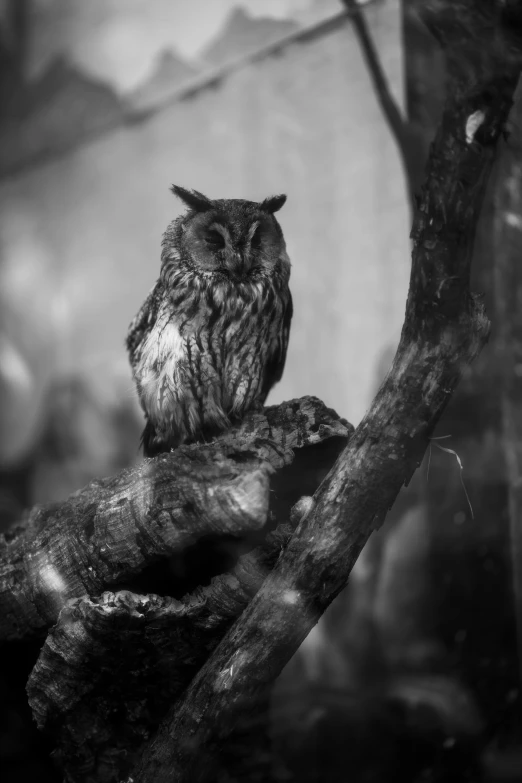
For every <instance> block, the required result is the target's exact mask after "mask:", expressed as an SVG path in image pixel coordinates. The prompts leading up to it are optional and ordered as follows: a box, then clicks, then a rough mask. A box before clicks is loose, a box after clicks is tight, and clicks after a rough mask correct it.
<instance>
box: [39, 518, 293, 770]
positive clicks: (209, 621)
mask: <svg viewBox="0 0 522 783" xmlns="http://www.w3.org/2000/svg"><path fill="white" fill-rule="evenodd" d="M291 532H292V527H291V526H290V525H280V526H279V527H278V528H277V529H276V530H275V531H274V532H273V533H270V534H269V535H268V537H267V539H266V541H265V542H264V543H263V545H262V546H260V547H258V548H257V549H255V550H253V551H252V552H250V553H248V554H245V555H243V556H242V557H241V558H240V559H239V561H238V563H237V564H236V566H235V567H234V568H233V570H232V571H231V572H229V573H226V574H223V575H220V576H217V577H215V578H214V579H213V580H212V582H211V584H210V585H209V586H207V587H201V588H198V589H197V590H195V591H194V592H193V593H191V594H190V595H187V596H185V597H184V598H182V599H181V600H180V601H177V600H176V599H174V598H170V597H160V596H158V595H137V594H135V593H132V592H130V591H120V592H117V593H112V592H105V593H103V594H102V595H101V596H99V597H94V598H89V597H84V598H79V599H76V600H74V601H70V602H69V603H68V605H67V606H66V608H64V609H63V610H62V612H60V616H59V618H58V622H57V625H56V626H55V627H54V628H53V629H52V630H51V632H50V633H49V635H48V636H47V640H46V642H45V644H44V646H43V649H42V652H41V654H40V657H39V659H38V662H37V664H36V666H35V668H34V669H33V672H32V674H31V676H30V678H29V682H28V686H27V691H28V695H29V704H30V706H31V708H32V711H33V715H34V717H35V719H36V722H37V724H38V727H39V728H40V729H46V730H48V731H50V732H52V733H53V735H54V736H55V737H56V740H57V751H56V753H55V756H56V758H57V760H58V761H59V762H60V766H61V767H62V769H63V770H64V773H65V775H66V780H71V781H79V780H82V781H84V780H91V779H92V780H93V781H94V780H95V781H96V783H105V782H106V781H117V780H120V779H121V778H122V777H123V776H125V775H127V774H129V772H130V771H131V769H132V767H133V765H134V763H135V761H136V754H137V752H138V751H139V749H140V747H141V745H142V744H143V743H144V742H145V741H146V739H147V738H148V737H149V735H150V733H151V732H152V731H153V730H155V729H156V728H157V726H158V725H159V722H160V720H161V719H162V718H163V717H164V715H165V713H166V712H167V710H168V708H169V707H170V705H171V704H172V703H173V702H174V701H176V699H179V698H180V696H181V694H182V692H183V690H184V689H185V688H186V687H187V685H188V683H189V682H190V680H191V679H192V678H193V677H194V675H195V674H196V672H197V671H198V669H199V668H200V667H201V666H202V665H203V663H204V662H205V660H206V659H207V658H208V656H209V654H210V652H211V651H212V650H213V649H214V648H215V647H216V645H217V644H218V643H219V641H220V639H221V638H222V636H223V635H224V633H225V632H226V631H227V630H228V628H229V627H230V626H231V624H232V623H233V622H234V620H235V619H236V618H237V617H238V615H239V614H240V613H241V612H242V611H243V609H244V608H245V607H246V605H247V604H248V602H249V601H250V600H251V598H252V596H253V595H254V594H255V592H256V591H257V590H258V589H259V587H260V585H261V583H262V581H263V579H264V578H265V577H266V575H267V573H268V572H269V571H270V569H271V568H272V567H273V565H274V563H275V561H276V559H277V557H278V555H279V552H280V551H281V548H282V547H284V546H285V545H286V543H287V541H288V539H289V537H290V535H291ZM249 750H250V753H252V745H251V744H250V748H249ZM215 779H216V780H217V779H218V776H217V774H216V777H215Z"/></svg>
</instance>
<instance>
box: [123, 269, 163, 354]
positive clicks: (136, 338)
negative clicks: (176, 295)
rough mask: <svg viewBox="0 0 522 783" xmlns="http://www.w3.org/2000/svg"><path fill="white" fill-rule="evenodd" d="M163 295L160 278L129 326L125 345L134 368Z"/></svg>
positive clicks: (154, 320)
mask: <svg viewBox="0 0 522 783" xmlns="http://www.w3.org/2000/svg"><path fill="white" fill-rule="evenodd" d="M162 297H163V285H162V283H161V281H160V280H158V281H157V282H156V284H155V286H154V288H152V289H151V291H150V292H149V295H148V296H147V298H146V299H145V301H144V303H143V304H142V306H141V307H140V309H139V310H138V313H137V314H136V316H135V317H134V318H133V320H132V322H131V324H130V326H129V330H128V332H127V338H126V340H125V345H126V346H127V350H128V352H129V359H130V363H131V366H132V368H133V369H134V366H135V364H136V362H137V361H138V360H139V357H140V352H141V347H142V345H143V343H144V341H145V339H146V338H147V336H148V335H149V334H150V332H151V330H152V328H153V327H154V324H155V323H156V318H157V316H158V310H159V306H160V302H161V299H162Z"/></svg>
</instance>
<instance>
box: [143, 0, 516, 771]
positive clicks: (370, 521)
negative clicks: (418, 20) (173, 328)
mask: <svg viewBox="0 0 522 783" xmlns="http://www.w3.org/2000/svg"><path fill="white" fill-rule="evenodd" d="M427 5H428V6H431V8H430V9H429V10H430V11H431V19H430V23H431V25H432V27H433V28H435V29H436V30H437V33H438V36H439V38H440V39H441V40H443V41H444V43H445V44H446V45H447V46H449V47H450V48H451V49H452V51H453V55H452V67H451V72H452V81H451V84H450V86H449V90H448V94H449V98H448V101H447V105H446V108H445V112H444V116H443V119H442V123H441V126H440V128H439V131H438V133H437V135H436V138H435V141H434V143H433V145H432V148H431V152H430V158H429V163H428V170H427V175H426V181H425V184H424V187H423V189H422V194H421V197H420V200H419V203H418V206H417V209H416V214H415V220H414V226H413V232H412V237H413V240H414V250H413V257H412V273H411V279H410V289H409V295H408V302H407V310H406V318H405V324H404V328H403V331H402V336H401V341H400V345H399V348H398V350H397V354H396V357H395V360H394V363H393V366H392V368H391V370H390V372H389V374H388V376H387V378H386V379H385V381H384V383H383V384H382V386H381V388H380V390H379V392H378V394H377V396H376V398H375V400H374V401H373V404H372V406H371V408H370V410H369V412H368V414H367V415H366V416H365V418H364V420H363V421H362V422H361V424H360V425H359V427H358V428H357V429H356V432H355V434H354V436H353V437H352V438H351V440H350V442H349V444H348V446H347V447H346V449H345V451H344V452H343V453H342V455H341V456H340V457H339V459H338V461H337V463H336V465H335V467H334V468H333V469H332V471H331V472H330V474H329V475H328V477H327V479H325V481H324V482H323V483H322V485H321V486H320V488H319V489H318V491H317V492H316V494H315V496H314V504H313V507H312V508H311V510H310V511H309V513H308V514H306V515H305V517H304V519H303V520H302V521H301V522H300V524H299V525H298V527H297V530H296V532H295V534H294V535H293V537H292V539H291V540H290V542H289V544H288V546H287V548H286V549H285V550H284V552H283V553H282V554H281V556H280V558H279V559H278V561H277V563H276V565H275V567H274V569H273V571H272V572H271V573H270V574H269V576H268V577H267V579H266V580H265V581H264V583H263V585H262V587H261V589H260V590H259V591H258V592H257V593H256V595H255V596H254V598H253V599H252V601H251V602H250V604H249V605H248V606H247V607H246V609H245V610H244V612H243V614H242V615H241V617H240V618H239V620H238V621H237V622H236V623H235V624H234V625H233V626H232V628H231V629H230V631H229V632H228V633H227V634H226V636H225V638H224V639H223V641H222V642H221V643H220V644H219V646H218V647H217V648H216V649H215V650H214V653H213V654H212V656H211V657H210V658H209V660H208V661H207V663H206V664H205V665H204V667H203V668H202V669H201V670H200V671H199V672H198V674H197V675H196V676H195V678H194V679H193V681H192V682H191V684H190V686H189V688H188V689H187V691H186V692H185V694H184V697H183V699H182V700H181V701H180V702H178V703H176V704H174V705H173V706H172V708H171V710H170V711H169V715H168V717H167V718H166V720H165V721H164V722H163V723H162V725H161V727H160V730H159V731H158V732H157V734H156V735H155V737H154V738H153V739H152V741H151V742H150V744H149V745H148V746H147V748H146V749H145V751H144V753H143V757H142V759H141V762H140V764H139V765H138V766H137V767H136V769H135V770H134V771H133V773H132V780H133V781H139V783H153V781H154V783H163V782H164V781H165V782H166V781H173V780H175V781H177V783H182V781H198V780H204V779H212V763H213V758H214V755H215V752H216V748H217V747H218V746H219V743H220V742H222V741H223V740H224V739H225V738H226V737H227V736H228V735H229V733H230V731H231V728H232V727H233V726H234V724H235V722H236V721H237V720H238V718H239V716H240V715H241V714H242V713H244V712H245V711H247V710H248V707H249V703H251V701H252V702H253V703H255V699H256V697H257V695H258V694H259V693H261V692H263V690H264V689H266V687H267V686H268V685H269V684H270V683H271V682H272V681H273V680H274V678H275V677H276V676H277V675H278V674H279V672H280V671H281V669H282V668H283V666H284V665H285V664H286V663H287V662H288V660H289V659H290V657H291V656H292V654H293V653H294V652H295V650H296V649H297V648H298V646H299V645H300V643H301V642H302V640H303V639H304V637H305V636H306V635H307V633H308V632H309V631H310V629H311V628H312V627H313V625H314V624H315V623H316V622H317V620H318V619H319V617H320V615H321V614H322V612H323V611H324V610H325V609H326V607H327V606H328V605H329V604H330V602H331V601H332V600H333V599H334V598H335V596H336V595H337V594H338V593H339V591H340V590H341V589H342V588H343V587H344V585H345V584H346V580H347V578H348V575H349V573H350V571H351V568H352V566H353V564H354V562H355V560H356V558H357V556H358V554H359V553H360V551H361V549H362V547H363V545H364V544H365V542H366V540H367V539H368V536H369V535H370V533H371V532H372V530H373V529H374V528H376V527H378V526H379V525H380V524H382V522H383V520H384V518H385V515H386V512H387V510H388V509H389V508H390V507H391V505H392V504H393V502H394V500H395V498H396V496H397V494H398V492H399V490H400V488H401V487H402V485H403V484H404V483H407V482H408V481H409V479H410V478H411V475H412V473H413V472H414V470H415V469H416V467H417V466H418V465H419V464H420V462H421V460H422V457H423V455H424V452H425V450H426V447H427V445H428V442H429V438H430V435H431V433H432V432H433V429H434V427H435V425H436V423H437V422H438V420H439V418H440V416H441V414H442V413H443V411H444V409H445V407H446V405H447V403H448V401H449V399H450V398H451V395H452V392H453V390H454V389H455V387H456V385H457V384H458V382H459V380H460V378H461V375H462V372H463V370H464V368H465V367H466V366H467V365H468V364H469V363H470V362H471V361H473V359H474V358H475V357H476V356H477V354H478V353H479V352H480V350H481V348H482V347H483V345H484V343H485V342H486V340H487V337H488V333H489V322H488V320H487V318H486V316H485V313H484V309H483V307H482V305H481V303H480V301H479V299H478V297H476V296H474V295H473V294H472V293H471V292H470V291H469V270H470V260H471V250H472V246H473V237H474V232H475V227H476V222H477V219H478V215H479V211H480V204H481V201H482V195H483V191H484V185H485V182H486V180H487V176H488V174H489V171H490V167H491V161H492V157H493V154H494V150H495V146H496V143H497V141H498V138H499V136H500V134H501V133H502V130H503V127H504V123H505V121H506V118H507V116H508V112H509V109H510V107H511V101H512V95H513V91H514V89H515V86H516V82H517V79H518V75H519V58H515V57H512V56H511V52H509V53H508V52H507V47H506V44H505V42H502V40H501V39H502V36H501V34H500V33H501V31H500V30H499V29H498V26H497V24H496V23H497V22H498V18H499V12H498V7H497V5H496V4H495V3H493V2H491V3H486V2H481V3H471V2H470V0H454V2H452V3H451V4H448V3H444V5H442V3H440V2H434V3H427ZM475 7H477V8H478V10H477V12H476V13H474V12H473V8H475ZM437 9H439V10H441V9H442V10H441V13H442V18H441V19H438V17H437V13H436V11H437ZM519 21H520V20H519ZM439 22H440V23H439ZM463 22H465V23H464V24H463ZM518 29H521V27H520V25H519V28H518ZM477 44H480V46H479V47H478V48H477ZM503 49H504V50H506V51H505V54H503Z"/></svg>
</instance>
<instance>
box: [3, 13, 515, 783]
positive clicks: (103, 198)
mask: <svg viewBox="0 0 522 783" xmlns="http://www.w3.org/2000/svg"><path fill="white" fill-rule="evenodd" d="M361 6H362V7H363V11H364V15H365V19H366V22H367V25H368V28H369V32H370V34H371V37H372V39H373V41H374V44H375V47H376V50H377V53H378V57H379V60H380V63H381V66H382V69H383V71H384V73H385V76H386V79H387V81H388V85H389V89H390V92H391V94H392V97H393V99H394V101H395V103H396V105H397V106H398V108H399V110H400V113H401V114H402V116H403V122H404V129H405V132H406V139H407V143H406V146H407V148H406V149H405V147H404V140H403V142H402V150H401V149H400V148H399V146H398V143H397V140H396V138H395V135H394V133H393V131H392V128H391V126H390V123H389V122H388V119H387V117H386V115H385V113H383V110H382V107H381V105H380V103H379V100H378V97H377V95H376V93H375V90H374V86H373V80H372V78H371V74H370V72H369V70H368V65H367V63H366V61H365V58H364V57H363V55H362V52H361V46H360V42H359V39H358V35H357V31H356V29H355V27H354V25H353V23H352V21H351V20H350V19H349V18H348V16H347V15H346V14H345V12H344V10H343V5H342V3H341V2H339V0H270V1H269V0H0V63H1V71H0V526H1V529H2V530H4V531H5V530H7V529H8V528H9V526H10V525H11V524H12V523H13V522H15V521H16V520H17V519H19V518H20V516H21V515H22V514H23V512H24V510H25V509H27V508H28V507H30V506H32V505H34V504H35V503H42V502H51V501H56V500H61V499H63V498H65V497H66V496H67V495H69V494H70V493H72V492H74V491H76V490H77V489H79V488H81V487H82V486H83V485H85V484H86V483H87V482H88V481H89V480H91V479H92V478H94V477H96V476H104V475H108V474H110V473H113V472H115V471H117V470H119V469H121V468H123V467H125V466H127V465H129V464H131V463H133V462H134V461H136V460H137V459H139V453H138V443H139V436H140V432H141V429H142V426H143V425H142V414H141V412H140V409H139V406H138V404H137V400H136V395H135V392H134V389H133V383H132V379H131V374H130V368H129V364H128V361H127V356H126V353H125V349H124V339H125V334H126V330H127V327H128V324H129V322H130V320H131V319H132V317H133V316H134V314H135V313H136V311H137V309H138V308H139V306H140V305H141V303H142V302H143V300H144V298H145V296H146V294H147V292H148V291H149V289H150V288H151V286H152V285H153V283H154V282H155V280H156V278H157V276H158V273H159V256H160V241H161V235H162V232H163V231H164V229H165V228H166V226H167V224H168V223H169V222H170V221H171V220H172V219H173V218H174V217H176V215H177V214H178V212H179V211H180V204H179V202H177V201H176V200H175V199H174V198H173V197H172V195H171V194H170V193H169V187H170V185H171V183H176V184H179V185H183V186H184V187H189V188H196V189H198V190H200V191H202V192H203V193H205V194H207V195H208V196H210V197H211V198H227V197H229V198H245V199H252V200H260V199H262V198H264V197H266V196H268V195H271V194H274V193H279V192H284V193H286V194H287V195H288V202H287V204H286V205H285V207H284V209H283V211H282V212H281V215H280V222H281V225H282V227H283V230H284V233H285V237H286V240H287V246H288V250H289V254H290V258H291V260H292V263H293V267H292V278H291V287H292V292H293V297H294V307H295V315H294V321H293V325H292V334H291V341H290V348H289V354H288V361H287V366H286V371H285V375H284V378H283V380H282V381H281V383H280V384H279V385H278V386H277V387H276V389H275V390H274V391H273V393H272V394H271V396H270V398H269V403H276V402H280V401H282V400H284V399H290V398H292V397H298V396H302V395H305V394H314V395H317V396H318V397H320V398H321V399H323V400H324V402H325V403H326V404H327V405H329V406H331V407H333V408H335V409H336V410H337V411H338V413H339V414H340V415H342V416H344V417H346V418H347V419H349V420H350V421H351V422H352V423H354V424H355V425H357V423H358V422H359V420H360V419H361V417H362V415H363V414H364V412H365V410H366V408H367V407H368V405H369V403H370V402H371V399H372V396H373V394H374V393H375V391H376V389H377V388H378V385H379V384H380V382H381V381H382V379H383V377H384V375H385V373H386V371H387V369H388V367H389V365H390V363H391V360H392V358H393V355H394V351H395V348H396V345H397V342H398V338H399V335H400V329H401V326H402V321H403V315H404V309H405V302H406V294H407V288H408V277H409V268H410V241H409V228H410V217H411V215H410V211H411V209H410V208H411V198H410V195H409V194H410V192H411V190H412V189H413V190H415V189H418V188H419V185H420V183H421V181H422V173H423V168H424V164H425V160H426V156H427V151H428V147H429V144H430V141H431V139H432V138H433V135H434V132H435V129H436V126H437V122H438V119H439V117H440V113H441V110H442V106H443V102H444V95H445V62H444V56H443V54H442V52H441V51H440V50H439V48H438V45H437V43H436V42H435V40H434V39H433V38H432V37H431V36H430V34H429V33H428V31H427V30H426V28H425V27H424V26H423V24H422V21H421V20H420V18H419V17H418V15H417V13H416V4H415V2H414V0H403V1H402V2H400V0H370V1H369V2H366V3H361ZM513 122H514V125H513V127H514V128H515V129H516V127H517V126H516V122H515V118H514V120H513ZM517 138H518V136H517V133H516V132H515V133H514V141H512V142H511V144H512V146H511V148H510V149H511V151H512V150H513V149H518V148H516V143H517ZM513 145H515V147H514V146H513ZM507 154H508V153H507V152H506V151H505V150H504V152H503V153H501V154H500V156H499V161H498V162H497V166H496V173H495V176H494V177H493V178H492V181H491V186H490V188H489V192H488V196H487V198H486V200H485V204H484V208H483V213H482V217H481V222H480V227H479V241H478V242H477V250H476V259H475V261H474V271H473V274H474V277H475V290H479V291H483V292H485V299H486V305H487V308H488V312H489V313H490V315H491V316H492V318H493V335H492V340H491V341H490V344H489V345H488V346H487V347H486V349H485V350H484V352H483V354H482V355H481V357H480V359H479V360H478V361H477V362H476V364H475V365H474V367H473V368H472V369H471V370H470V371H469V372H468V373H467V375H466V378H465V380H464V382H463V384H462V386H461V388H460V389H459V390H458V393H457V394H456V395H455V398H454V400H453V402H452V404H451V406H450V409H449V410H448V412H447V414H446V416H445V418H444V421H443V422H441V425H440V426H439V434H441V435H451V436H452V437H451V440H446V441H445V442H444V445H445V446H446V447H448V448H451V449H454V450H455V451H456V452H457V453H458V455H459V457H460V458H461V460H462V463H463V465H464V473H463V478H464V481H465V487H466V491H465V490H464V488H463V485H462V482H461V478H462V477H461V472H460V470H459V465H458V463H457V461H456V460H455V457H454V455H452V454H450V453H448V452H441V451H440V450H439V449H436V448H434V449H433V453H432V454H431V465H430V476H429V481H428V480H427V476H426V465H424V466H423V469H422V471H419V472H418V475H417V476H416V477H415V479H414V481H413V482H412V485H411V486H410V487H409V488H408V489H407V490H405V491H404V492H403V493H402V495H401V496H400V498H399V501H398V503H397V504H396V506H395V508H394V509H393V510H392V512H391V514H390V515H389V518H388V520H387V522H386V524H385V526H384V528H383V529H382V530H381V531H380V532H379V533H378V534H374V535H373V537H372V539H370V541H369V543H368V545H367V547H366V548H365V550H364V552H363V554H362V556H361V558H360V559H359V561H358V563H357V565H356V568H355V569H354V572H353V574H352V577H351V580H350V584H349V586H348V588H347V589H346V590H345V591H344V593H343V594H342V595H341V596H339V598H338V599H337V600H336V602H335V603H334V604H333V605H332V607H331V609H330V611H329V612H328V613H327V615H326V616H325V617H324V618H323V620H322V621H321V623H320V624H319V625H318V626H317V628H316V629H315V630H314V631H313V632H312V634H311V635H310V636H309V638H308V639H307V640H306V642H305V644H304V645H303V647H302V649H301V651H300V653H299V654H298V655H296V656H295V658H294V659H293V661H292V662H291V663H290V664H289V666H288V667H287V670H286V671H285V672H284V673H283V675H282V677H281V678H280V680H279V682H278V685H277V688H276V693H275V695H274V699H273V736H274V742H275V746H276V747H277V749H278V753H279V756H280V759H281V769H282V770H284V772H281V775H282V777H281V779H288V780H303V781H315V780H328V781H337V780H339V781H341V780H343V781H344V780H347V779H348V777H349V778H350V780H354V781H359V780H361V781H363V780H372V781H381V780H382V781H385V780H386V781H390V780H396V779H397V780H401V781H408V780H412V781H413V780H419V781H420V780H422V781H439V780H440V781H442V780H494V781H497V780H498V781H500V780H513V781H515V780H522V747H521V745H522V743H521V740H520V738H521V736H522V721H521V715H520V710H521V699H520V685H521V683H520V671H521V665H520V656H519V652H518V650H517V641H516V640H517V622H516V618H517V612H516V609H515V607H516V606H517V602H518V607H519V611H518V616H519V621H520V620H521V618H520V613H521V607H522V596H521V595H520V590H517V589H516V585H517V584H521V574H522V563H521V562H520V557H521V553H522V543H521V532H520V519H518V518H515V519H513V514H511V518H510V513H509V507H510V505H509V504H510V497H511V495H510V492H511V489H512V487H511V484H512V482H511V479H510V477H509V475H508V472H507V469H506V459H505V455H506V453H507V451H509V448H511V447H512V446H513V442H512V441H513V438H512V437H511V440H510V433H509V432H508V433H506V424H505V421H506V419H505V416H503V411H505V403H506V399H505V394H504V392H503V391H502V390H503V388H504V387H503V378H504V375H505V368H506V362H507V361H509V358H506V357H507V354H506V349H505V345H504V343H502V346H500V339H501V338H500V336H499V335H500V334H501V332H502V329H496V324H498V323H500V324H502V318H505V317H506V316H505V312H504V310H503V309H502V308H503V304H502V303H503V300H502V297H501V296H500V294H499V291H501V290H502V278H501V275H502V271H501V270H500V271H499V269H498V268H497V266H495V258H496V255H497V251H498V246H499V243H501V242H502V236H501V233H499V231H498V230H496V229H495V226H497V225H498V215H499V212H501V210H502V209H503V204H502V202H501V199H500V198H499V193H500V192H501V188H502V182H503V181H504V180H505V179H506V177H507V174H506V165H507V164H506V162H505V157H504V158H503V157H502V156H503V155H504V156H505V155H507ZM521 217H522V216H521ZM499 275H500V278H499ZM499 281H500V282H499ZM495 317H496V318H497V321H495ZM502 339H503V338H502ZM499 346H500V347H499ZM501 348H502V350H501ZM511 435H512V432H511ZM516 445H517V444H515V446H516ZM510 482H511V483H510ZM466 492H467V495H468V496H469V503H468V499H467V496H466ZM470 504H471V506H470ZM512 508H513V505H512ZM472 511H473V517H474V518H472ZM27 656H28V658H27V660H30V658H31V654H30V653H27ZM22 657H23V656H22ZM24 660H25V659H24ZM24 677H25V678H26V677H27V671H25V673H24V674H23V675H22V673H21V674H20V676H19V682H18V681H16V679H15V678H12V677H11V678H8V677H6V676H3V680H4V682H3V687H4V689H5V691H6V693H7V694H8V695H7V696H6V698H5V699H4V703H5V704H6V705H7V707H6V712H5V716H6V717H5V727H4V729H3V730H2V731H3V733H1V734H0V757H3V758H4V761H5V760H7V761H8V762H9V765H10V766H9V770H10V773H9V774H10V775H11V777H10V778H9V779H12V780H55V779H56V780H59V779H60V778H59V776H58V777H56V775H57V773H56V772H55V771H54V770H53V768H52V766H51V765H50V763H49V762H48V760H47V756H48V749H47V748H45V747H44V748H43V749H42V747H41V746H40V744H39V743H40V742H41V740H40V738H38V737H36V735H35V733H34V732H33V733H32V727H31V721H30V716H29V715H28V714H26V713H25V712H24V708H23V707H20V705H19V704H18V702H17V700H16V698H15V695H14V691H15V690H16V688H21V689H22V691H23V687H24ZM8 679H10V682H9V684H8V683H7V680H8ZM15 686H16V688H15ZM13 726H14V727H15V728H14V729H13ZM377 748H378V752H377V750H376V749H377ZM29 751H30V752H29ZM24 765H25V766H24ZM36 770H38V772H36ZM347 770H350V774H349V776H348V773H347ZM285 775H286V776H287V777H286V778H284V776H285Z"/></svg>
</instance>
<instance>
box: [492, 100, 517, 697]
mask: <svg viewBox="0 0 522 783" xmlns="http://www.w3.org/2000/svg"><path fill="white" fill-rule="evenodd" d="M496 185H497V186H496V191H495V299H496V302H495V304H496V316H497V340H498V349H499V359H500V363H501V378H502V389H501V405H502V428H503V433H502V441H503V447H504V455H505V460H506V471H507V479H508V487H509V490H508V491H509V528H510V538H511V558H512V561H511V562H512V575H513V594H514V599H515V618H516V623H517V637H518V656H519V661H520V665H521V667H522V404H521V403H522V269H521V267H520V260H521V257H522V90H521V88H520V85H519V88H518V90H517V100H516V102H515V107H514V110H513V114H512V116H511V120H510V135H509V140H508V143H507V144H505V145H504V148H503V155H502V158H501V163H500V165H499V167H498V169H497V179H496ZM520 683H521V684H522V668H521V679H520Z"/></svg>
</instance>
